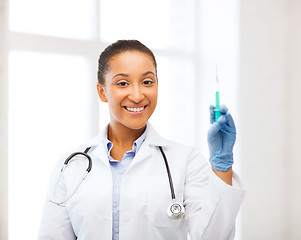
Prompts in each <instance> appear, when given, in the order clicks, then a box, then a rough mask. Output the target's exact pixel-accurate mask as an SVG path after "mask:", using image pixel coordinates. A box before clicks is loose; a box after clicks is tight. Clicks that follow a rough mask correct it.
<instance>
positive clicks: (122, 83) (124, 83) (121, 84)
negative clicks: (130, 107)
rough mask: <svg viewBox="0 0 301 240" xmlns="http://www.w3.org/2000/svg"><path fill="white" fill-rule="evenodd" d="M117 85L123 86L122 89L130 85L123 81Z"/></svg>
mask: <svg viewBox="0 0 301 240" xmlns="http://www.w3.org/2000/svg"><path fill="white" fill-rule="evenodd" d="M117 85H118V86H121V87H125V86H126V85H128V83H127V82H125V81H122V82H118V83H117Z"/></svg>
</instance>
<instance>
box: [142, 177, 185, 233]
mask: <svg viewBox="0 0 301 240" xmlns="http://www.w3.org/2000/svg"><path fill="white" fill-rule="evenodd" d="M148 188H149V191H148V193H147V206H146V216H147V218H148V219H149V220H150V221H151V223H152V224H153V225H154V226H156V227H167V228H178V227H179V226H181V225H182V224H183V223H184V218H183V217H182V218H179V219H173V218H170V217H169V216H168V215H167V209H168V207H169V206H170V204H171V203H172V198H171V192H170V187H169V182H168V177H167V176H160V177H156V178H152V183H150V184H148ZM179 199H180V198H179ZM177 201H179V202H180V203H181V204H183V203H182V201H180V200H177Z"/></svg>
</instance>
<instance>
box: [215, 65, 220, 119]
mask: <svg viewBox="0 0 301 240" xmlns="http://www.w3.org/2000/svg"><path fill="white" fill-rule="evenodd" d="M214 111H215V121H216V122H217V120H218V118H219V117H220V116H221V112H220V107H219V81H218V75H217V65H216V90H215V108H214Z"/></svg>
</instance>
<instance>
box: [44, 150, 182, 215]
mask: <svg viewBox="0 0 301 240" xmlns="http://www.w3.org/2000/svg"><path fill="white" fill-rule="evenodd" d="M90 148H91V147H88V148H86V150H85V151H84V152H75V153H72V154H71V155H70V156H69V157H68V158H67V159H66V160H65V162H64V165H63V167H62V169H61V172H60V176H59V178H58V180H57V183H56V187H55V191H54V198H53V199H54V200H50V202H52V203H55V204H57V205H58V206H61V207H64V204H65V203H66V202H67V201H68V200H69V199H70V198H71V197H72V196H73V195H74V194H75V192H76V191H77V190H78V188H79V186H80V185H81V183H82V182H83V181H84V179H85V178H86V176H87V175H88V173H89V172H90V171H91V169H92V159H91V157H90V156H89V154H88V151H89V150H90ZM159 149H160V152H161V154H162V156H163V159H164V163H165V167H166V171H167V175H168V180H169V186H170V193H171V198H172V204H171V205H170V206H169V207H168V209H167V215H168V216H170V217H171V218H174V219H176V218H180V217H182V216H183V215H184V212H185V209H184V207H183V206H182V204H180V203H178V202H177V201H176V195H175V191H174V186H173V181H172V176H171V173H170V169H169V165H168V161H167V158H166V155H165V153H164V151H163V148H162V146H159ZM76 155H83V156H85V157H86V158H87V159H88V161H89V163H88V167H87V169H86V171H85V173H84V174H83V176H82V178H81V180H80V181H79V182H78V184H77V185H76V187H75V188H74V190H73V191H72V192H71V193H70V194H69V195H68V196H67V197H66V198H65V199H64V201H60V202H56V201H55V194H56V190H57V187H58V184H59V182H60V180H61V178H62V175H63V172H64V170H65V168H66V167H67V166H68V164H69V162H70V160H72V159H73V158H74V157H75V156H76ZM174 207H176V208H177V209H180V211H177V212H174V211H173V209H174Z"/></svg>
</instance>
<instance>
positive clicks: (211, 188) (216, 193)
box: [184, 151, 245, 240]
mask: <svg viewBox="0 0 301 240" xmlns="http://www.w3.org/2000/svg"><path fill="white" fill-rule="evenodd" d="M232 180H233V186H229V185H228V184H226V183H225V182H224V181H222V180H221V179H220V178H219V177H218V176H217V175H216V174H215V173H214V172H213V171H212V170H211V168H210V167H209V165H208V163H207V161H206V159H205V158H204V157H203V156H202V155H201V154H200V153H198V152H196V151H193V152H192V153H191V154H190V156H189V157H188V162H187V168H186V181H185V191H184V206H185V209H186V213H185V219H186V222H187V225H188V231H189V234H190V238H191V240H202V239H210V240H211V239H213V240H215V239H216V240H225V239H233V238H234V233H235V220H236V216H237V214H238V211H239V208H240V205H241V202H242V200H243V196H244V193H245V186H244V184H243V183H242V181H241V180H240V179H239V177H238V176H237V175H236V174H235V172H233V179H232Z"/></svg>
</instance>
